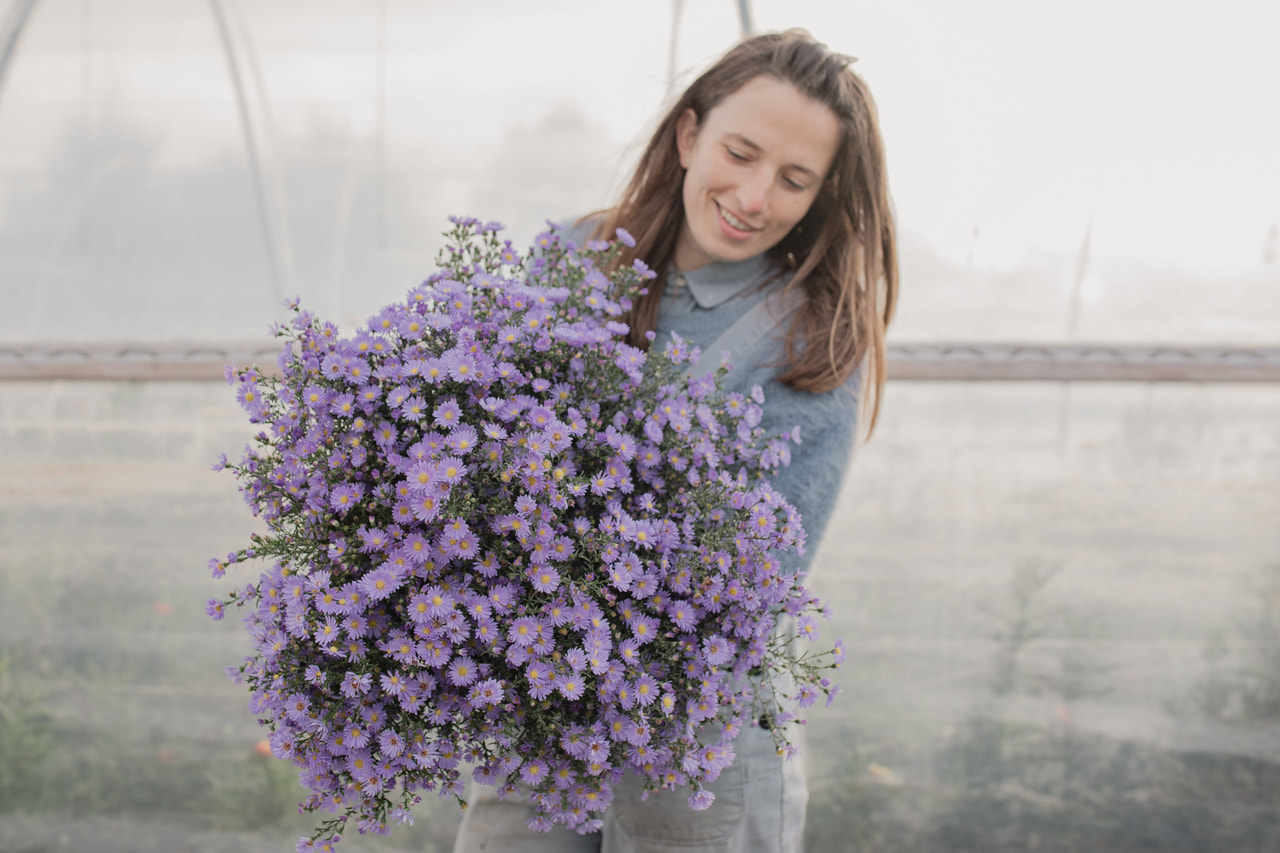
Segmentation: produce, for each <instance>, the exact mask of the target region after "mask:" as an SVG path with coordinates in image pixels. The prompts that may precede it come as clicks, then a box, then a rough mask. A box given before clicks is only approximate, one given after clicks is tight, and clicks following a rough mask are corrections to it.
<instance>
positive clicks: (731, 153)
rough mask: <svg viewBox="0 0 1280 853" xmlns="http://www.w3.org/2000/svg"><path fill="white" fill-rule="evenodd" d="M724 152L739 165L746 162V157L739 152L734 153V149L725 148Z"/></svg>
mask: <svg viewBox="0 0 1280 853" xmlns="http://www.w3.org/2000/svg"><path fill="white" fill-rule="evenodd" d="M724 150H725V151H727V152H729V156H730V157H731V158H733V159H734V160H737V161H738V162H739V163H745V162H747V155H745V154H743V153H742V152H741V151H735V150H734V149H732V148H728V147H726V148H725V149H724Z"/></svg>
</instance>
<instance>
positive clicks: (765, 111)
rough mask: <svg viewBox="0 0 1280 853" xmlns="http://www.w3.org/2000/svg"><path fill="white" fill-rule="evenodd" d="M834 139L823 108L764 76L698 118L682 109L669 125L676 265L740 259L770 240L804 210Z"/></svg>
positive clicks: (835, 125)
mask: <svg viewBox="0 0 1280 853" xmlns="http://www.w3.org/2000/svg"><path fill="white" fill-rule="evenodd" d="M839 141H840V123H839V121H838V120H837V119H836V116H835V114H834V113H833V112H831V110H830V109H828V108H827V107H826V106H825V105H823V104H820V103H818V102H817V101H815V100H812V99H811V98H809V97H808V96H807V95H805V94H804V93H802V92H801V91H800V90H799V89H797V88H796V87H795V86H793V85H791V84H790V83H786V82H783V81H781V80H779V79H777V78H776V77H771V76H768V75H761V76H759V77H755V78H753V79H752V80H750V81H748V82H747V83H746V84H744V85H743V86H742V88H740V89H738V91H736V92H734V93H733V94H732V95H729V96H728V97H727V98H725V99H724V100H723V101H721V102H720V103H719V104H718V105H716V106H715V107H713V108H712V109H711V110H710V111H709V113H708V114H707V116H706V117H705V118H704V120H703V121H702V122H701V123H699V122H698V116H697V114H696V113H694V111H693V110H687V111H686V112H685V114H684V115H682V116H681V117H680V119H679V121H678V123H677V125H676V147H677V148H678V149H679V152H680V165H681V166H683V167H684V168H685V170H686V171H685V176H684V190H683V192H684V223H683V224H682V225H681V227H680V236H679V238H678V239H677V241H676V253H675V265H676V269H679V270H693V269H697V268H698V267H702V266H705V265H707V264H709V263H712V262H713V261H723V262H732V261H741V260H746V259H747V258H750V257H754V256H755V255H758V254H760V253H761V252H763V251H766V250H768V249H771V248H773V247H774V246H775V245H777V244H778V241H780V240H781V239H782V238H783V237H785V236H786V235H787V232H788V231H790V230H791V229H792V227H794V226H795V224H796V223H797V222H799V221H800V220H801V219H802V218H803V217H804V215H805V214H806V213H807V212H808V211H809V205H811V204H813V200H814V198H816V197H817V195H818V190H819V189H820V188H821V186H822V182H823V180H824V179H825V178H826V175H827V170H828V169H829V168H830V166H831V161H832V159H833V158H834V157H835V153H836V146H837V145H838V144H839Z"/></svg>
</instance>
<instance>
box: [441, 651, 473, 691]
mask: <svg viewBox="0 0 1280 853" xmlns="http://www.w3.org/2000/svg"><path fill="white" fill-rule="evenodd" d="M448 677H449V683H450V684H452V685H454V686H455V687H465V686H466V685H468V684H471V683H472V682H473V681H475V680H476V678H477V669H476V664H475V661H473V660H471V658H469V657H467V656H466V655H458V656H457V657H455V658H454V659H453V661H452V662H451V663H450V664H449V672H448Z"/></svg>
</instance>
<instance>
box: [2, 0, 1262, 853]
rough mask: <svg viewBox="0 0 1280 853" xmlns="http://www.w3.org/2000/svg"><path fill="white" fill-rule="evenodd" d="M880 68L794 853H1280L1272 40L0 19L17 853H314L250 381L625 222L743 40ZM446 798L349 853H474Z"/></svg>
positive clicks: (1240, 25) (1099, 7)
mask: <svg viewBox="0 0 1280 853" xmlns="http://www.w3.org/2000/svg"><path fill="white" fill-rule="evenodd" d="M791 27H801V28H804V29H806V30H808V31H809V32H810V33H812V34H813V35H814V36H815V37H816V38H818V39H819V40H821V41H823V42H825V43H826V44H828V45H829V46H830V47H831V48H832V49H833V50H836V51H839V52H841V53H845V54H849V55H851V56H854V57H857V59H856V61H855V62H854V64H853V65H852V67H853V69H854V70H855V71H856V72H857V73H858V74H860V75H861V76H862V77H863V79H865V81H866V82H867V84H868V86H869V88H870V89H871V91H872V92H873V94H874V96H875V99H876V103H877V106H878V110H879V116H880V124H881V129H882V132H883V136H884V141H885V150H886V156H887V161H888V173H889V187H890V193H891V195H892V198H893V204H894V215H895V218H896V225H897V234H898V246H899V253H900V255H899V257H900V267H901V298H900V302H899V304H898V306H897V312H896V315H895V317H894V318H893V321H892V322H891V323H890V325H889V329H888V346H889V364H888V367H889V378H888V381H887V384H886V385H885V389H884V393H883V399H882V408H881V412H880V417H879V420H878V422H877V423H876V424H875V428H874V431H873V432H872V434H871V435H870V436H867V435H866V434H865V432H866V431H865V429H864V430H862V431H861V433H860V435H859V439H858V442H857V445H856V448H855V450H854V454H853V462H852V465H851V468H850V472H849V475H848V477H847V478H846V479H845V481H844V483H843V488H842V490H841V492H840V497H839V500H838V502H837V504H836V507H835V510H834V514H833V517H832V519H831V522H830V525H829V528H828V533H827V535H826V537H825V538H824V539H823V540H822V542H821V546H820V547H819V548H818V550H817V553H816V557H815V558H814V561H813V564H812V568H811V569H810V571H809V574H808V576H807V578H806V585H807V586H808V588H809V589H810V590H811V591H812V592H813V593H814V594H815V595H817V596H818V597H819V598H821V599H822V601H823V603H824V604H825V605H826V606H827V607H828V608H829V610H830V615H831V619H830V621H828V622H824V623H823V624H822V626H821V633H822V636H821V638H820V639H819V641H818V642H819V643H829V642H830V641H831V640H832V639H834V638H837V637H838V638H841V639H842V640H843V641H844V644H845V648H846V650H847V658H846V660H845V662H844V664H843V666H842V667H841V668H840V670H839V671H838V672H836V673H834V674H833V676H832V677H833V678H834V679H835V680H836V681H837V682H838V684H839V686H840V688H841V692H840V693H839V695H838V696H837V697H836V698H835V700H834V701H833V702H832V703H830V705H829V706H826V707H824V706H823V704H822V703H818V705H816V706H814V707H813V708H812V709H810V710H809V711H808V713H807V718H808V724H807V726H806V727H805V729H804V734H803V741H802V743H801V749H800V759H799V760H801V761H802V762H803V763H804V766H805V772H806V774H807V779H808V790H809V801H808V811H807V818H806V823H805V831H804V840H805V844H804V846H805V849H806V850H809V851H828V850H831V851H836V850H839V851H846V850H847V851H857V853H906V851H913V853H925V852H927V853H933V851H937V853H943V851H974V852H975V853H977V851H1027V850H1036V851H1055V852H1056V851H1061V852H1062V853H1074V851H1086V850H1108V851H1125V853H1128V851H1133V853H1136V852H1137V851H1144V852H1145V851H1233V853H1234V851H1258V853H1263V851H1275V850H1280V810H1278V809H1277V808H1276V803H1277V801H1278V800H1280V428H1278V427H1280V113H1278V112H1277V111H1276V110H1275V109H1273V108H1270V107H1267V106H1266V104H1275V103H1280V52H1277V51H1276V50H1275V49H1274V44H1273V42H1274V34H1275V33H1276V32H1277V31H1280V11H1278V10H1277V9H1276V8H1273V7H1271V6H1268V5H1267V4H1260V3H1252V2H1245V0H1226V2H1223V3H1220V4H1217V5H1215V6H1213V7H1210V6H1209V4H1203V3H1202V4H1162V3H1155V2H1145V0H1131V1H1130V0H1126V2H1123V3H1114V2H1103V0H1082V2H1076V3H1071V4H1067V3H1053V4H1049V3H1036V4H1027V3H1019V2H1013V0H980V2H971V3H962V4H955V3H948V2H945V0H903V2H896V3H887V2H862V0H855V2H836V0H786V2H783V0H752V2H746V0H739V2H731V0H689V2H680V0H676V2H672V3H651V4H638V3H625V2H617V0H593V2H588V0H537V2H517V0H484V2H473V3H461V2H455V3H449V2H443V0H423V2H413V0H369V2H365V3H348V2H335V0H307V2H301V0H255V2H248V0H209V1H208V2H197V0H6V2H4V3H0V850H3V851H24V853H36V851H41V852H43V851H85V853H89V851H92V853H117V851H118V853H126V851H142V850H157V851H158V850H188V851H197V850H199V851H264V853H265V851H273V850H292V849H293V845H294V843H295V841H296V839H298V838H299V836H305V835H307V834H309V833H310V832H311V830H312V828H313V827H314V826H315V825H316V821H317V817H316V815H315V814H311V813H300V812H299V809H298V805H299V803H300V802H301V801H302V800H303V798H304V797H305V795H306V793H307V792H306V790H305V789H304V788H303V787H302V786H301V784H300V782H299V778H298V774H297V772H296V770H295V769H294V767H293V766H292V765H291V764H290V762H288V761H286V760H281V759H280V758H277V757H275V756H274V755H273V754H272V748H271V746H270V745H269V743H268V735H269V732H268V731H267V730H266V729H264V728H263V727H262V726H260V725H259V722H258V719H257V717H256V715H255V714H254V712H253V711H252V710H251V709H250V707H249V693H248V691H247V690H246V688H245V686H244V685H237V684H235V683H232V681H231V680H229V679H228V678H227V676H226V675H225V672H224V671H225V670H226V668H227V667H228V666H234V665H236V664H238V663H239V662H240V661H241V660H242V659H243V658H244V657H245V656H246V655H247V654H249V653H250V651H251V648H252V640H251V638H250V636H249V635H248V633H247V632H246V631H245V628H244V626H243V625H242V624H241V622H240V620H239V619H238V618H236V617H235V615H234V614H232V615H231V618H227V619H225V620H222V621H214V620H212V619H210V618H209V616H208V614H207V613H206V602H207V601H208V600H209V599H210V598H225V597H226V596H227V595H228V594H229V593H230V591H231V590H232V588H233V587H234V586H235V585H238V584H245V583H250V582H253V581H255V580H256V579H257V577H258V574H259V573H260V572H261V571H262V570H263V566H262V565H236V566H232V567H230V568H229V569H228V570H227V577H226V578H222V579H214V578H212V577H211V576H210V571H209V561H210V558H221V557H222V556H223V555H226V554H227V553H228V552H234V551H236V550H237V549H242V548H244V547H245V546H246V544H247V543H248V542H249V537H250V535H251V534H254V533H255V532H260V531H261V530H262V525H263V521H262V519H260V518H255V517H254V516H253V515H252V514H251V513H250V511H249V508H248V507H247V506H246V505H245V501H244V499H243V498H242V496H241V494H240V492H239V490H238V488H237V482H236V479H235V477H234V476H233V475H232V474H231V473H230V472H227V471H222V472H215V471H214V470H211V468H212V467H214V463H215V461H216V460H217V459H218V457H219V455H220V454H224V453H225V454H228V455H230V456H232V457H236V456H237V455H238V454H239V452H240V450H241V448H242V447H244V446H245V444H246V442H249V441H250V440H251V439H252V437H253V436H254V434H255V433H256V432H257V431H258V427H256V426H255V425H254V424H252V423H250V422H249V419H248V418H247V417H246V415H245V413H244V411H242V409H241V407H240V405H239V404H238V402H237V400H236V396H235V390H234V388H232V387H229V386H228V384H227V383H226V382H224V380H223V368H222V364H223V362H224V361H227V360H231V359H233V358H234V359H235V360H237V361H238V363H239V364H240V366H244V365H245V364H247V363H249V362H250V361H252V360H253V359H257V360H258V361H260V362H261V363H262V364H264V365H270V364H271V363H272V362H273V361H274V353H275V352H276V351H277V350H278V349H279V345H278V343H277V342H276V340H275V339H274V338H273V337H272V330H273V328H274V327H275V326H276V324H280V323H286V322H287V321H288V319H289V316H290V313H289V309H288V308H287V307H286V301H287V300H289V299H294V298H296V299H298V300H300V302H301V304H302V305H303V306H305V307H306V308H308V309H309V310H311V311H313V312H314V313H315V314H316V315H318V316H319V317H321V318H323V319H324V320H327V321H332V322H333V323H335V324H337V326H338V328H339V330H340V332H341V334H343V335H351V334H354V333H355V331H356V330H357V329H358V328H359V327H360V326H361V324H363V323H365V322H366V321H367V320H368V319H369V318H370V317H372V316H373V315H375V314H376V313H377V312H378V311H379V310H380V309H382V307H383V306H385V305H387V304H388V303H392V302H394V301H396V300H400V299H403V298H404V295H405V294H406V293H407V292H408V291H409V290H410V289H411V288H414V287H416V286H418V285H419V284H421V283H422V282H423V281H424V280H425V279H427V278H428V276H430V275H431V274H432V272H433V271H434V270H435V269H436V268H437V260H438V257H439V253H440V251H441V249H442V247H443V246H444V245H445V237H444V236H443V235H444V234H445V232H446V231H447V230H448V229H449V228H450V222H449V217H450V216H474V217H478V218H479V219H481V220H484V221H496V222H501V223H503V225H504V226H505V229H504V231H503V232H502V234H503V235H504V236H505V237H509V238H510V239H511V240H512V241H513V243H514V244H515V245H516V246H519V247H522V248H523V247H528V246H530V244H531V243H532V242H533V241H534V239H535V238H536V236H537V235H538V234H539V233H541V232H542V231H543V230H544V229H546V228H547V227H548V222H551V223H563V222H566V221H571V220H573V219H575V218H576V217H578V216H581V215H583V214H586V213H589V212H591V211H595V210H600V209H603V208H606V207H608V206H609V205H611V204H613V203H614V202H615V201H616V199H617V196H618V194H619V193H620V192H621V190H622V189H623V185H624V183H625V180H626V177H627V175H628V174H629V169H630V168H631V167H632V166H634V164H635V162H636V160H637V158H638V157H639V155H640V153H641V150H642V148H643V146H644V143H645V140H646V139H647V138H648V135H649V134H650V133H652V131H653V129H654V127H655V123H656V120H657V117H658V116H659V115H660V113H661V112H662V110H663V107H664V105H667V104H668V103H669V102H670V101H671V99H672V97H673V95H674V94H676V93H678V92H679V91H681V90H682V89H683V88H684V86H686V85H687V84H688V83H689V82H690V81H691V80H692V79H693V78H694V77H695V76H696V75H697V74H698V73H699V72H700V71H701V70H702V69H704V68H705V67H707V66H708V65H709V64H710V63H711V62H713V61H714V60H715V59H716V58H717V57H718V56H719V55H720V54H722V53H723V52H724V51H725V50H727V49H728V48H730V47H731V46H732V45H733V44H734V43H735V42H737V41H738V40H739V39H740V38H742V37H743V36H744V35H745V34H749V33H757V32H767V31H778V30H784V29H787V28H791ZM460 815H461V812H460V810H459V806H458V803H457V802H456V801H455V800H454V798H452V797H449V796H442V797H435V796H432V795H427V796H425V797H424V800H423V802H422V803H421V804H420V805H419V806H417V807H416V809H415V810H414V814H413V821H412V823H411V824H410V823H406V824H404V825H399V826H395V827H393V828H392V830H391V831H390V833H389V834H387V835H385V836H380V835H377V834H357V833H356V832H348V833H347V836H346V837H344V839H343V841H342V846H341V848H340V849H349V850H356V851H360V850H367V851H448V850H451V849H453V844H454V837H455V833H456V831H457V828H458V825H459V821H460Z"/></svg>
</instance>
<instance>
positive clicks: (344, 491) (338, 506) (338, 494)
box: [329, 483, 363, 515]
mask: <svg viewBox="0 0 1280 853" xmlns="http://www.w3.org/2000/svg"><path fill="white" fill-rule="evenodd" d="M362 494H363V489H361V488H360V487H359V486H357V485H353V484H351V483H344V484H343V485H341V486H338V487H336V488H335V489H334V490H333V491H332V492H330V493H329V505H330V506H332V507H333V508H334V509H335V510H337V512H338V514H339V515H346V513H347V511H348V510H350V509H352V508H353V507H355V505H356V504H358V503H359V502H360V497H361V495H362Z"/></svg>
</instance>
